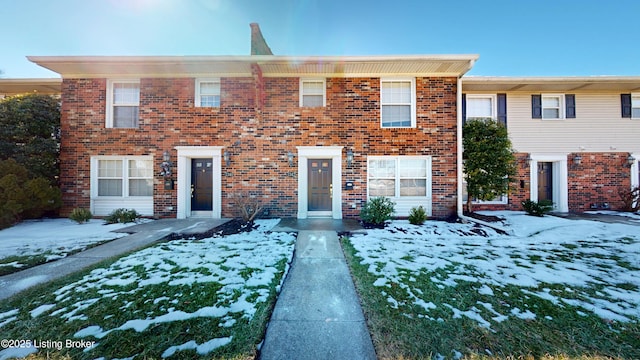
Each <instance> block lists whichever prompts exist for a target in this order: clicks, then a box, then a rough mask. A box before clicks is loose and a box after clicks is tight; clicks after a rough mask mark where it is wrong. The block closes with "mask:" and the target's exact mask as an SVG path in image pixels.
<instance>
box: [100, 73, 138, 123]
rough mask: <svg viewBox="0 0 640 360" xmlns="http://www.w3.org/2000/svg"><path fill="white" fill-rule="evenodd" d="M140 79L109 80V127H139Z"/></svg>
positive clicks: (107, 121) (107, 120)
mask: <svg viewBox="0 0 640 360" xmlns="http://www.w3.org/2000/svg"><path fill="white" fill-rule="evenodd" d="M139 109H140V81H138V80H109V81H107V112H106V113H107V119H106V127H108V128H137V127H138V123H139V113H140V110H139Z"/></svg>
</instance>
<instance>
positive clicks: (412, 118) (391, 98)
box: [380, 78, 416, 128]
mask: <svg viewBox="0 0 640 360" xmlns="http://www.w3.org/2000/svg"><path fill="white" fill-rule="evenodd" d="M380 114H381V115H380V117H381V119H380V123H381V126H382V127H383V128H396V127H400V128H402V127H407V128H410V127H415V126H416V80H415V78H410V79H380Z"/></svg>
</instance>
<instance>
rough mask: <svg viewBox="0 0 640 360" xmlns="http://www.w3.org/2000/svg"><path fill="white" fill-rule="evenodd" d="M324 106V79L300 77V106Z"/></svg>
mask: <svg viewBox="0 0 640 360" xmlns="http://www.w3.org/2000/svg"><path fill="white" fill-rule="evenodd" d="M321 106H326V85H325V80H324V79H300V107H321Z"/></svg>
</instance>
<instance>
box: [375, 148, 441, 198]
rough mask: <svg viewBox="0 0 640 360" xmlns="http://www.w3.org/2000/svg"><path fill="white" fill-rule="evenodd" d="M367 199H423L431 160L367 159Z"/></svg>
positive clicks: (406, 157)
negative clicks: (379, 197)
mask: <svg viewBox="0 0 640 360" xmlns="http://www.w3.org/2000/svg"><path fill="white" fill-rule="evenodd" d="M368 163H369V171H368V173H369V181H368V182H367V184H368V191H369V197H376V196H387V197H425V196H427V194H428V186H429V181H430V179H429V177H430V173H431V158H430V157H428V156H397V157H396V156H373V157H370V158H369V162H368Z"/></svg>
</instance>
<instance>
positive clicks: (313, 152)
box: [297, 146, 343, 219]
mask: <svg viewBox="0 0 640 360" xmlns="http://www.w3.org/2000/svg"><path fill="white" fill-rule="evenodd" d="M342 148H343V147H342V146H298V147H297V149H298V219H306V218H308V217H309V200H308V198H307V197H308V188H309V179H308V177H309V175H308V160H309V159H331V160H332V169H331V171H332V176H331V183H332V184H333V198H332V201H331V217H332V218H334V219H342Z"/></svg>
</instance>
